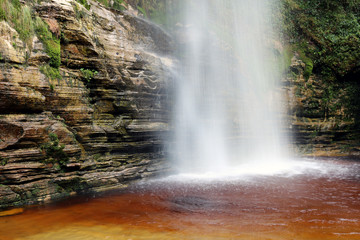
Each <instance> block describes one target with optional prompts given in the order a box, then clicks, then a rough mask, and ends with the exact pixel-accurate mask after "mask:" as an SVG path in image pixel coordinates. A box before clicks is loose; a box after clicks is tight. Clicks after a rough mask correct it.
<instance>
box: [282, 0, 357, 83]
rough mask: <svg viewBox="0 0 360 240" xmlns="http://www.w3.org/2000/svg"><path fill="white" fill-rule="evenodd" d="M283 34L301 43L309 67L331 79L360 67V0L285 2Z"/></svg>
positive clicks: (292, 0)
mask: <svg viewBox="0 0 360 240" xmlns="http://www.w3.org/2000/svg"><path fill="white" fill-rule="evenodd" d="M282 4H283V8H282V9H281V14H282V16H283V19H282V22H283V26H282V28H281V29H283V34H284V36H286V37H287V38H288V40H289V41H292V42H300V43H301V44H302V49H303V51H304V53H305V54H306V56H307V57H308V58H310V59H311V61H312V63H309V64H307V65H308V69H307V70H306V72H307V74H308V73H310V70H311V68H312V67H313V71H314V72H316V73H317V74H321V75H323V76H324V77H326V78H329V79H336V78H343V77H345V76H346V75H347V74H349V73H351V72H352V71H354V70H356V69H358V68H360V61H359V59H360V48H359V47H358V46H359V45H360V1H359V0H344V1H335V0H329V1H307V0H282Z"/></svg>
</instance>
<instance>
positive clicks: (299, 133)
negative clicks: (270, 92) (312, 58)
mask: <svg viewBox="0 0 360 240" xmlns="http://www.w3.org/2000/svg"><path fill="white" fill-rule="evenodd" d="M304 69H305V63H304V62H302V61H301V60H300V59H299V58H298V56H297V55H296V54H295V56H294V57H293V58H292V61H291V66H290V68H289V72H290V73H292V74H290V75H288V77H286V78H284V79H283V80H284V82H283V83H284V87H283V90H284V91H285V93H286V95H287V97H288V98H287V101H286V103H287V106H286V109H287V110H288V117H289V119H288V126H287V128H286V131H289V132H290V134H291V136H292V139H291V143H292V144H293V146H294V150H295V153H296V154H297V155H299V156H315V157H353V158H359V155H360V148H359V143H360V142H359V139H360V138H359V137H360V131H359V125H358V124H357V123H356V119H355V118H354V117H348V116H347V113H348V112H351V111H352V113H353V114H354V113H356V111H354V110H353V109H349V108H352V107H353V103H352V101H353V100H352V99H351V98H353V97H354V96H351V95H352V94H353V93H352V92H351V91H352V89H354V88H355V89H356V87H357V86H358V84H357V83H356V82H349V84H352V85H349V86H350V88H349V87H348V88H346V87H344V84H343V83H341V82H338V83H336V82H329V81H326V80H324V79H323V78H321V77H320V76H317V75H312V76H310V78H309V79H307V80H306V79H305V77H304V75H303V73H304Z"/></svg>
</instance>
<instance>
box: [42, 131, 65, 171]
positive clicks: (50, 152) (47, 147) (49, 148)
mask: <svg viewBox="0 0 360 240" xmlns="http://www.w3.org/2000/svg"><path fill="white" fill-rule="evenodd" d="M49 140H50V141H49V142H47V143H44V144H43V145H41V147H40V148H41V150H43V151H44V152H45V154H46V157H47V159H46V160H45V161H44V163H53V164H59V165H60V167H62V166H64V165H66V163H67V162H68V161H69V157H68V155H67V154H66V153H65V152H64V148H65V145H63V144H60V141H59V138H58V136H57V135H56V134H55V133H50V134H49Z"/></svg>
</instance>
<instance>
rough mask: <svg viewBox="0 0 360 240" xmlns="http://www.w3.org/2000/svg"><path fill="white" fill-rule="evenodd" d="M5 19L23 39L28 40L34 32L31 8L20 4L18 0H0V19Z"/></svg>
mask: <svg viewBox="0 0 360 240" xmlns="http://www.w3.org/2000/svg"><path fill="white" fill-rule="evenodd" d="M1 20H6V21H7V22H8V23H9V24H10V25H11V26H12V27H13V28H14V29H15V30H16V31H17V32H18V33H19V37H20V39H21V40H23V41H28V40H29V39H30V38H31V37H32V36H33V34H34V26H33V20H32V16H31V8H30V7H29V6H27V5H24V6H22V4H21V3H20V2H19V1H18V0H0V21H1Z"/></svg>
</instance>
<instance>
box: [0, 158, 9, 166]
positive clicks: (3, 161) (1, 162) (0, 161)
mask: <svg viewBox="0 0 360 240" xmlns="http://www.w3.org/2000/svg"><path fill="white" fill-rule="evenodd" d="M8 162H9V159H8V158H4V157H0V166H5V165H6V164H8Z"/></svg>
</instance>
